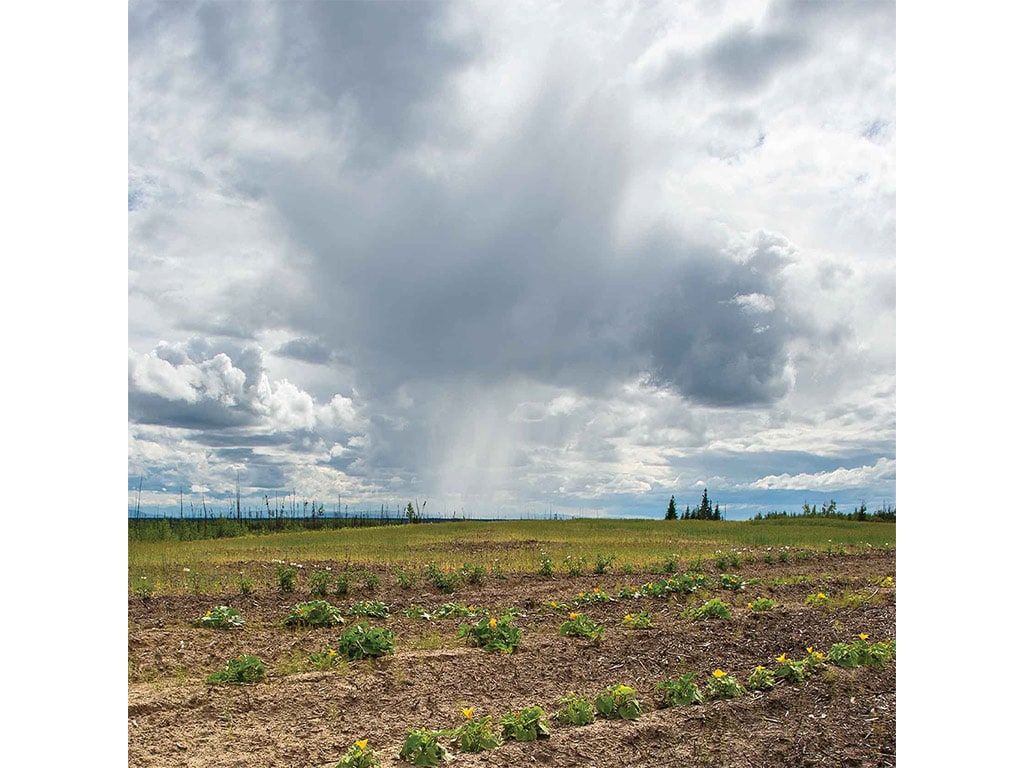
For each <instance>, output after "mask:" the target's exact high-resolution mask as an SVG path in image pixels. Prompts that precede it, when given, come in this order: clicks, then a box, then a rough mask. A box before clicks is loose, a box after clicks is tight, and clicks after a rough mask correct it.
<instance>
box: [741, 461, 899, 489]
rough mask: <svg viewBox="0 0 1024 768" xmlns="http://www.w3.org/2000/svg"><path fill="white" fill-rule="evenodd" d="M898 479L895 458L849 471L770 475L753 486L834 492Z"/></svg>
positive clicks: (840, 468)
mask: <svg viewBox="0 0 1024 768" xmlns="http://www.w3.org/2000/svg"><path fill="white" fill-rule="evenodd" d="M895 479H896V459H889V458H881V459H879V460H878V461H876V462H875V463H874V464H873V465H870V466H862V467H854V468H853V469H847V468H846V467H839V468H838V469H834V470H831V471H828V472H816V473H814V474H799V475H788V474H782V475H768V476H767V477H762V478H760V479H759V480H756V481H755V482H753V483H752V484H751V487H752V488H757V489H762V490H814V491H834V490H842V489H846V488H869V487H871V486H873V485H877V484H878V483H881V482H891V481H893V480H895Z"/></svg>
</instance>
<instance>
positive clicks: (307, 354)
mask: <svg viewBox="0 0 1024 768" xmlns="http://www.w3.org/2000/svg"><path fill="white" fill-rule="evenodd" d="M274 354H275V355H280V356H281V357H290V358H292V359H293V360H302V361H304V362H307V363H321V364H322V363H327V362H329V361H330V359H331V350H330V349H329V348H328V347H327V346H326V345H325V344H324V343H323V342H321V341H320V340H319V339H292V340H291V341H286V342H285V343H284V344H282V345H281V346H279V347H278V348H277V349H275V350H274Z"/></svg>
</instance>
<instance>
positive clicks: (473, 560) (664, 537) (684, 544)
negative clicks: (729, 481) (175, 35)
mask: <svg viewBox="0 0 1024 768" xmlns="http://www.w3.org/2000/svg"><path fill="white" fill-rule="evenodd" d="M895 544H896V524H895V523H886V522H853V521H848V520H829V519H824V518H812V519H800V518H789V519H781V520H760V521H752V520H748V521H741V522H708V521H685V522H683V521H680V522H669V521H663V520H566V521H551V520H543V521H538V520H511V521H500V522H474V521H461V522H450V523H447V522H446V523H431V524H424V525H401V526H384V527H375V528H346V529H336V530H328V531H301V532H288V533H272V534H271V533H268V534H263V535H257V536H240V537H237V538H224V539H206V540H200V541H184V542H178V541H161V542H147V541H131V542H129V546H128V576H129V583H130V584H131V583H134V582H137V580H138V579H140V578H141V577H142V576H145V577H146V578H147V579H148V580H149V581H150V583H152V584H155V585H157V586H158V588H160V589H161V590H162V591H168V592H177V591H189V590H190V589H191V590H194V589H196V588H197V587H199V586H200V585H199V584H197V580H199V579H204V580H212V581H217V580H221V581H223V579H224V576H223V575H222V574H221V575H215V574H217V572H219V571H222V570H223V568H224V567H226V566H229V565H232V564H237V563H265V564H270V563H273V562H274V561H275V560H276V561H285V562H299V563H303V564H306V565H307V566H308V565H315V564H316V563H318V562H321V563H327V562H333V563H344V564H346V567H350V568H374V569H378V570H380V569H385V570H386V569H393V568H406V569H419V568H422V567H423V566H425V565H426V564H427V563H436V564H437V565H438V566H439V567H440V568H442V569H455V568H461V567H462V566H464V565H466V564H469V565H471V566H480V567H483V568H485V569H488V570H490V571H492V572H493V571H496V570H500V571H502V572H506V573H526V572H535V571H537V569H538V568H539V567H540V563H541V560H542V558H544V557H545V556H546V557H548V558H550V560H551V562H552V565H553V567H554V568H555V569H556V570H565V567H566V565H565V559H566V558H567V557H572V558H584V559H585V560H586V564H587V566H586V567H587V568H588V569H590V568H592V567H593V565H594V564H595V563H596V562H597V560H598V558H599V557H602V556H603V557H614V561H613V568H614V569H615V570H617V571H618V570H621V569H624V568H625V569H629V568H633V569H635V570H637V571H641V572H642V571H652V570H653V571H657V570H659V569H660V567H661V566H662V565H663V564H664V563H665V562H666V560H669V559H677V560H678V561H679V562H680V566H679V567H680V568H685V565H686V562H687V561H691V560H694V559H696V558H713V557H715V556H716V553H719V552H735V553H739V556H742V557H744V558H746V559H748V560H750V559H757V558H763V557H765V556H766V555H767V556H769V557H770V556H772V555H771V554H770V553H771V552H778V551H779V550H783V551H785V550H786V549H787V548H788V549H789V550H792V556H794V557H798V556H800V553H801V552H823V551H828V550H832V551H846V552H855V551H862V550H867V549H869V548H874V549H887V548H895ZM186 568H187V569H188V570H187V571H186V570H185V569H186ZM253 575H254V576H255V577H256V578H259V575H258V574H255V573H254V574H253ZM203 586H204V587H210V586H216V585H215V584H212V583H210V584H204V585H203Z"/></svg>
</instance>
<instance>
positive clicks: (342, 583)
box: [334, 571, 351, 597]
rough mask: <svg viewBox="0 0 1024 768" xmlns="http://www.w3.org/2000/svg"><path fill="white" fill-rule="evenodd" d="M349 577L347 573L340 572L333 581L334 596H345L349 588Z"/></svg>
mask: <svg viewBox="0 0 1024 768" xmlns="http://www.w3.org/2000/svg"><path fill="white" fill-rule="evenodd" d="M350 579H351V576H350V575H349V573H348V571H342V572H341V573H339V574H338V575H337V576H336V577H335V579H334V594H335V595H337V596H338V597H341V596H342V595H347V594H348V590H349V586H350Z"/></svg>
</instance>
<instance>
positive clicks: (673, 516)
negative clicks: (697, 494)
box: [665, 496, 679, 520]
mask: <svg viewBox="0 0 1024 768" xmlns="http://www.w3.org/2000/svg"><path fill="white" fill-rule="evenodd" d="M665 519H666V520H678V519H679V515H678V513H677V512H676V497H675V496H673V497H672V498H670V499H669V500H668V510H666V512H665Z"/></svg>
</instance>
